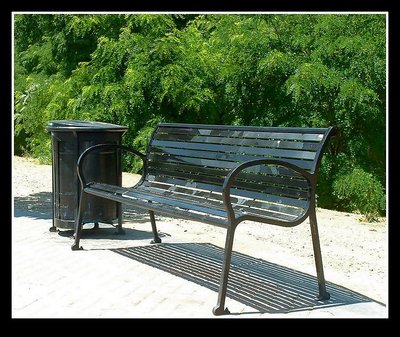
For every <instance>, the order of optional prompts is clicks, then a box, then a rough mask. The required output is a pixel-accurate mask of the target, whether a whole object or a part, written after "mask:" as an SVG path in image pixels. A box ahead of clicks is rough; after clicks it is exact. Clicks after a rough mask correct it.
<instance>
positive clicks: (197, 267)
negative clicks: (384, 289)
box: [111, 243, 374, 313]
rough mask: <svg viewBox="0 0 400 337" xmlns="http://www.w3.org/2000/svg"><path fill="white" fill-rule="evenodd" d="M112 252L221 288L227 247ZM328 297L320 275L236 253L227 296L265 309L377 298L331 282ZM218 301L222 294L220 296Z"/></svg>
mask: <svg viewBox="0 0 400 337" xmlns="http://www.w3.org/2000/svg"><path fill="white" fill-rule="evenodd" d="M111 251H113V252H115V253H118V254H121V255H123V256H126V257H128V258H131V259H133V260H135V261H139V262H141V263H144V264H147V265H149V266H152V267H154V268H158V269H160V270H163V271H166V272H168V273H171V274H173V275H176V276H178V277H181V278H183V279H186V280H188V281H191V282H194V283H196V284H199V285H201V286H204V287H207V288H208V289H211V290H213V291H216V292H217V291H218V285H219V277H220V272H221V265H222V258H223V249H222V248H220V247H218V246H215V245H213V244H210V243H164V244H159V245H150V246H140V247H131V248H118V249H111ZM327 290H328V292H329V293H330V294H331V298H330V299H329V300H328V301H324V302H318V301H316V300H315V296H316V294H317V292H318V283H317V278H316V277H314V276H311V275H308V274H305V273H303V272H299V271H297V270H294V269H290V268H287V267H284V266H281V265H278V264H274V263H271V262H268V261H265V260H262V259H257V258H254V257H251V256H249V255H245V254H242V253H238V252H233V255H232V263H231V271H230V276H229V284H228V293H227V297H229V298H231V299H234V300H236V301H238V302H241V303H243V304H245V305H247V306H250V307H252V308H254V309H256V310H258V311H259V312H261V313H289V312H294V311H302V310H311V309H318V308H327V307H334V306H341V305H349V304H355V303H363V302H374V301H373V300H372V299H370V298H368V297H366V296H363V295H361V294H358V293H356V292H354V291H351V290H349V289H346V288H344V287H341V286H339V285H336V284H333V283H330V282H327ZM215 300H217V297H216V298H215Z"/></svg>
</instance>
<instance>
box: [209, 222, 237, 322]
mask: <svg viewBox="0 0 400 337" xmlns="http://www.w3.org/2000/svg"><path fill="white" fill-rule="evenodd" d="M234 235H235V227H233V226H230V227H229V228H228V231H227V233H226V241H225V251H224V262H223V264H222V272H221V278H220V281H219V290H218V300H217V305H216V306H215V307H214V308H213V310H212V312H213V314H214V315H216V316H219V315H224V314H225V315H226V314H229V313H230V312H229V310H228V308H225V298H226V292H227V290H228V276H229V269H230V267H231V258H232V246H233V239H234Z"/></svg>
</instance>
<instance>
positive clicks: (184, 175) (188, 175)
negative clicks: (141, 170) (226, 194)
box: [149, 169, 224, 186]
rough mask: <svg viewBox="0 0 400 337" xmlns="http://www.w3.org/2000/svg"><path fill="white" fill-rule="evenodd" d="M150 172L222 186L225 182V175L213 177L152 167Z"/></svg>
mask: <svg viewBox="0 0 400 337" xmlns="http://www.w3.org/2000/svg"><path fill="white" fill-rule="evenodd" d="M149 173H151V174H154V175H157V176H163V177H169V178H185V179H187V180H189V181H197V182H202V183H211V184H216V185H219V186H222V184H223V183H224V178H223V177H213V176H209V175H202V174H195V173H191V172H176V171H168V170H162V169H152V170H151V171H150V172H149Z"/></svg>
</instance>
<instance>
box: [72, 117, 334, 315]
mask: <svg viewBox="0 0 400 337" xmlns="http://www.w3.org/2000/svg"><path fill="white" fill-rule="evenodd" d="M333 130H334V129H333V128H332V127H329V128H274V127H243V126H217V125H200V124H169V123H161V124H159V125H158V126H157V127H156V129H155V131H154V133H153V135H152V138H151V140H150V142H149V144H148V147H147V153H146V154H142V153H140V152H138V151H136V150H135V149H132V148H130V147H126V146H121V145H112V144H102V145H96V146H93V147H91V148H89V149H87V150H86V151H85V152H83V153H82V155H81V156H80V158H79V159H78V175H79V179H80V181H81V186H82V190H81V195H80V203H79V208H78V214H77V217H76V225H75V243H74V244H73V246H72V249H73V250H77V249H80V247H79V241H80V238H81V233H82V214H83V205H85V198H86V195H87V194H91V195H96V196H98V197H101V198H106V199H110V200H114V201H117V202H118V205H119V206H120V205H121V203H123V204H129V205H134V206H136V207H140V208H143V209H146V210H148V211H149V214H150V222H151V226H152V231H153V234H154V240H152V243H160V242H161V240H160V238H159V236H158V233H157V228H156V222H155V217H154V213H155V212H156V213H159V214H166V215H173V216H178V217H181V218H185V219H190V220H194V221H200V222H204V223H207V224H211V225H216V226H220V227H224V228H226V229H227V235H226V243H225V251H224V260H223V266H222V273H221V278H220V284H219V292H218V301H217V305H216V306H215V307H214V308H213V313H214V314H215V315H221V314H224V313H229V311H228V309H227V308H226V309H225V297H226V292H227V287H228V275H229V269H230V261H231V255H232V245H233V238H234V233H235V229H236V227H237V225H238V224H239V223H241V222H242V221H245V220H251V221H257V222H262V223H267V224H272V225H278V226H284V227H292V226H296V225H298V224H300V223H302V222H303V221H304V220H305V219H306V218H307V217H309V220H310V225H311V234H312V242H313V248H314V257H315V264H316V270H317V278H318V287H319V295H318V297H317V299H318V300H327V299H329V293H328V292H327V291H326V287H325V278H324V271H323V265H322V258H321V251H320V243H319V236H318V228H317V219H316V213H315V189H316V183H317V172H318V168H319V164H320V161H321V157H322V152H323V149H324V147H325V146H326V144H327V141H328V139H329V137H330V136H331V135H333ZM100 149H102V150H104V149H121V150H124V151H128V152H131V153H132V154H134V155H137V156H139V157H140V158H141V159H142V160H143V174H142V178H141V180H140V181H139V182H138V183H137V184H136V185H135V186H134V187H131V188H125V187H120V186H115V185H108V184H104V183H99V182H95V181H90V182H88V181H86V180H85V175H84V172H83V170H84V165H83V163H84V161H85V158H86V157H87V156H88V154H89V153H91V152H92V151H98V150H100ZM121 224H122V219H121V211H119V219H118V226H119V229H121Z"/></svg>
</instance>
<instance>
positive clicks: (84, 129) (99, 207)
mask: <svg viewBox="0 0 400 337" xmlns="http://www.w3.org/2000/svg"><path fill="white" fill-rule="evenodd" d="M46 130H47V131H49V132H51V140H52V165H53V178H52V179H53V181H52V183H53V228H54V227H57V228H62V229H73V228H74V226H75V217H76V212H77V208H78V201H79V196H80V193H81V192H80V190H81V187H80V182H79V179H78V174H77V170H76V164H77V161H78V158H79V156H80V155H81V153H82V152H83V151H84V150H86V149H87V148H89V147H91V146H93V145H97V144H121V140H122V135H123V134H124V133H125V132H126V130H127V128H126V127H124V126H119V125H115V124H109V123H101V122H87V121H68V120H59V121H51V122H49V124H48V126H47V128H46ZM84 168H85V172H87V181H91V180H94V181H97V182H102V183H107V184H121V182H122V167H121V155H120V151H118V150H104V151H98V152H93V153H92V154H89V156H88V157H87V160H86V161H85V163H84ZM84 210H85V211H84V215H83V223H95V224H98V223H100V222H101V223H113V221H114V220H115V219H117V218H118V205H117V203H116V202H114V201H110V200H103V199H100V198H97V197H95V196H88V198H87V202H86V204H85V206H84Z"/></svg>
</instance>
